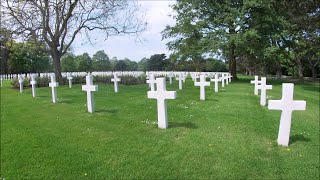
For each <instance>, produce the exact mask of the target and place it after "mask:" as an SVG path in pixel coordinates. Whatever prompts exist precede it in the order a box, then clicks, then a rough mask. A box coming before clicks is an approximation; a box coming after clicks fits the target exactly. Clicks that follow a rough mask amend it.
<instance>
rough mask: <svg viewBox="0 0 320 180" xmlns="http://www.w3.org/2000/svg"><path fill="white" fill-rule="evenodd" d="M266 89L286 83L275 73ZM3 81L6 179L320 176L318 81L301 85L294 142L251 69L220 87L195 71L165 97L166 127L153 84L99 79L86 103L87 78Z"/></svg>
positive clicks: (276, 91) (277, 93)
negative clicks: (21, 87) (281, 138)
mask: <svg viewBox="0 0 320 180" xmlns="http://www.w3.org/2000/svg"><path fill="white" fill-rule="evenodd" d="M268 84H273V85H274V86H273V89H272V90H268V91H267V95H268V96H269V99H280V98H281V83H280V82H279V81H268ZM4 85H5V87H3V88H1V176H0V177H1V178H5V179H6V180H8V179H111V178H113V179H120V178H125V179H129V178H130V179H133V178H135V179H160V178H161V179H198V178H199V179H214V178H222V179H245V178H253V179H261V178H265V179H273V178H282V179H318V178H319V84H318V83H306V84H303V85H296V86H295V93H294V98H295V99H296V100H306V101H307V110H306V111H295V112H293V118H292V127H291V136H290V145H289V147H287V148H285V147H280V146H278V145H277V143H276V139H277V135H278V127H279V121H280V113H281V112H280V111H270V110H268V109H267V107H261V106H260V105H259V104H260V103H259V97H258V96H254V95H253V85H251V84H249V78H247V77H242V78H241V79H240V80H239V81H235V82H232V83H231V84H229V85H228V86H226V87H225V88H221V87H220V89H219V90H220V92H219V93H214V90H213V88H214V87H213V86H211V87H210V88H206V101H200V100H199V96H200V92H199V87H194V86H193V82H192V81H191V79H188V80H187V81H186V83H185V84H183V90H181V91H180V90H178V82H177V81H174V84H173V85H170V84H169V83H167V89H168V90H175V91H177V99H175V100H168V101H167V102H168V116H169V128H168V129H166V130H163V129H158V128H157V124H156V122H157V109H156V100H154V99H148V98H147V91H148V85H147V84H144V85H132V86H124V85H120V87H119V93H114V92H113V86H112V85H110V84H108V85H106V84H99V91H98V92H95V93H94V98H95V110H96V112H95V113H93V114H90V113H87V108H86V93H85V92H83V91H81V85H74V86H73V88H72V89H69V88H68V87H67V86H61V87H58V90H57V93H58V103H57V104H53V103H51V94H50V93H51V90H50V89H49V88H38V89H37V97H36V98H32V95H31V89H26V90H25V91H24V92H23V93H22V94H20V93H19V91H18V90H16V89H12V88H10V87H9V86H10V85H9V82H5V84H4Z"/></svg>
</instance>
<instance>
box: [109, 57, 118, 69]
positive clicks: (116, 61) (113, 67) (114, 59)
mask: <svg viewBox="0 0 320 180" xmlns="http://www.w3.org/2000/svg"><path fill="white" fill-rule="evenodd" d="M117 63H118V58H117V57H113V58H112V59H111V60H110V64H111V70H112V71H115V68H116V64H117Z"/></svg>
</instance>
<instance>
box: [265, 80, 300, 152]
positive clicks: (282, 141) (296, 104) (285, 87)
mask: <svg viewBox="0 0 320 180" xmlns="http://www.w3.org/2000/svg"><path fill="white" fill-rule="evenodd" d="M293 88H294V84H292V83H283V84H282V99H281V100H269V103H268V109H273V110H281V111H282V113H281V119H280V126H279V133H278V145H282V146H288V145H289V137H290V127H291V116H292V111H295V110H305V109H306V101H294V100H293Z"/></svg>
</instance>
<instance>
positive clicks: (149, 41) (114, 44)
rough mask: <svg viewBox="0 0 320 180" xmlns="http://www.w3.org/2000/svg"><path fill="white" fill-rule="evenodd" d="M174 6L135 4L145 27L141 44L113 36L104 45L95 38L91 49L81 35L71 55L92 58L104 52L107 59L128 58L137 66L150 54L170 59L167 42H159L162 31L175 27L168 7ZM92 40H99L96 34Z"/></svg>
mask: <svg viewBox="0 0 320 180" xmlns="http://www.w3.org/2000/svg"><path fill="white" fill-rule="evenodd" d="M174 3H175V1H173V0H167V1H165V0H162V1H151V0H149V1H147V0H144V1H141V0H140V1H138V4H139V5H140V7H141V9H140V10H141V11H139V13H143V14H145V19H146V22H147V23H148V25H147V27H146V30H145V31H144V32H143V33H142V34H141V38H142V39H143V41H142V42H141V41H140V42H137V40H136V38H135V36H134V35H125V36H112V37H109V38H108V39H107V40H106V41H105V39H104V38H100V39H99V38H97V39H98V40H96V41H93V45H91V44H90V43H88V42H87V41H86V40H85V37H83V36H82V35H80V36H77V37H76V39H75V41H74V42H73V44H72V48H73V52H74V54H76V55H80V54H83V53H85V52H87V53H89V55H90V56H92V55H93V54H94V53H96V52H97V51H100V50H104V52H105V53H106V54H107V55H108V56H109V58H110V59H111V58H112V57H115V56H116V57H117V58H118V59H124V58H129V59H130V60H133V61H137V62H138V61H140V60H141V59H142V58H144V57H146V58H149V57H150V56H151V55H153V54H162V53H165V54H166V55H167V56H169V54H170V52H169V50H168V49H167V46H166V43H167V42H168V40H161V39H162V35H161V31H162V30H164V28H165V27H166V25H174V24H175V20H174V19H173V18H172V17H169V16H168V15H169V14H173V10H172V9H171V8H170V7H169V5H171V4H174ZM95 33H97V32H95ZM95 36H99V34H95ZM101 36H103V35H101Z"/></svg>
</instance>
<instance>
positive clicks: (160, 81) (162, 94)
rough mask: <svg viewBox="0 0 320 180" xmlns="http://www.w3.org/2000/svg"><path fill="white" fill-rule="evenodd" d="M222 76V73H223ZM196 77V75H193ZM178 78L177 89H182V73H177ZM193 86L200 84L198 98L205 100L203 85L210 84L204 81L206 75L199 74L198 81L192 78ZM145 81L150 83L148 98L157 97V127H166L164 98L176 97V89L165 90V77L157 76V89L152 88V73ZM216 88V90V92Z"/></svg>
mask: <svg viewBox="0 0 320 180" xmlns="http://www.w3.org/2000/svg"><path fill="white" fill-rule="evenodd" d="M223 76H224V75H223ZM194 77H196V75H195V76H194ZM218 79H219V78H218V74H215V79H214V80H217V81H215V82H216V87H218V85H217V83H218ZM177 80H179V89H180V88H181V89H182V81H183V75H182V73H180V74H179V77H178V78H177ZM194 80H195V82H194V84H195V86H200V99H201V100H205V87H206V86H210V82H206V75H205V74H201V75H200V81H199V82H196V78H194ZM147 83H149V85H151V91H148V98H151V99H157V111H158V127H159V128H161V129H166V128H167V127H168V113H167V103H166V99H176V91H167V90H166V78H157V79H156V84H157V90H154V87H153V86H154V75H153V74H149V80H147ZM217 91H218V90H216V92H217Z"/></svg>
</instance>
